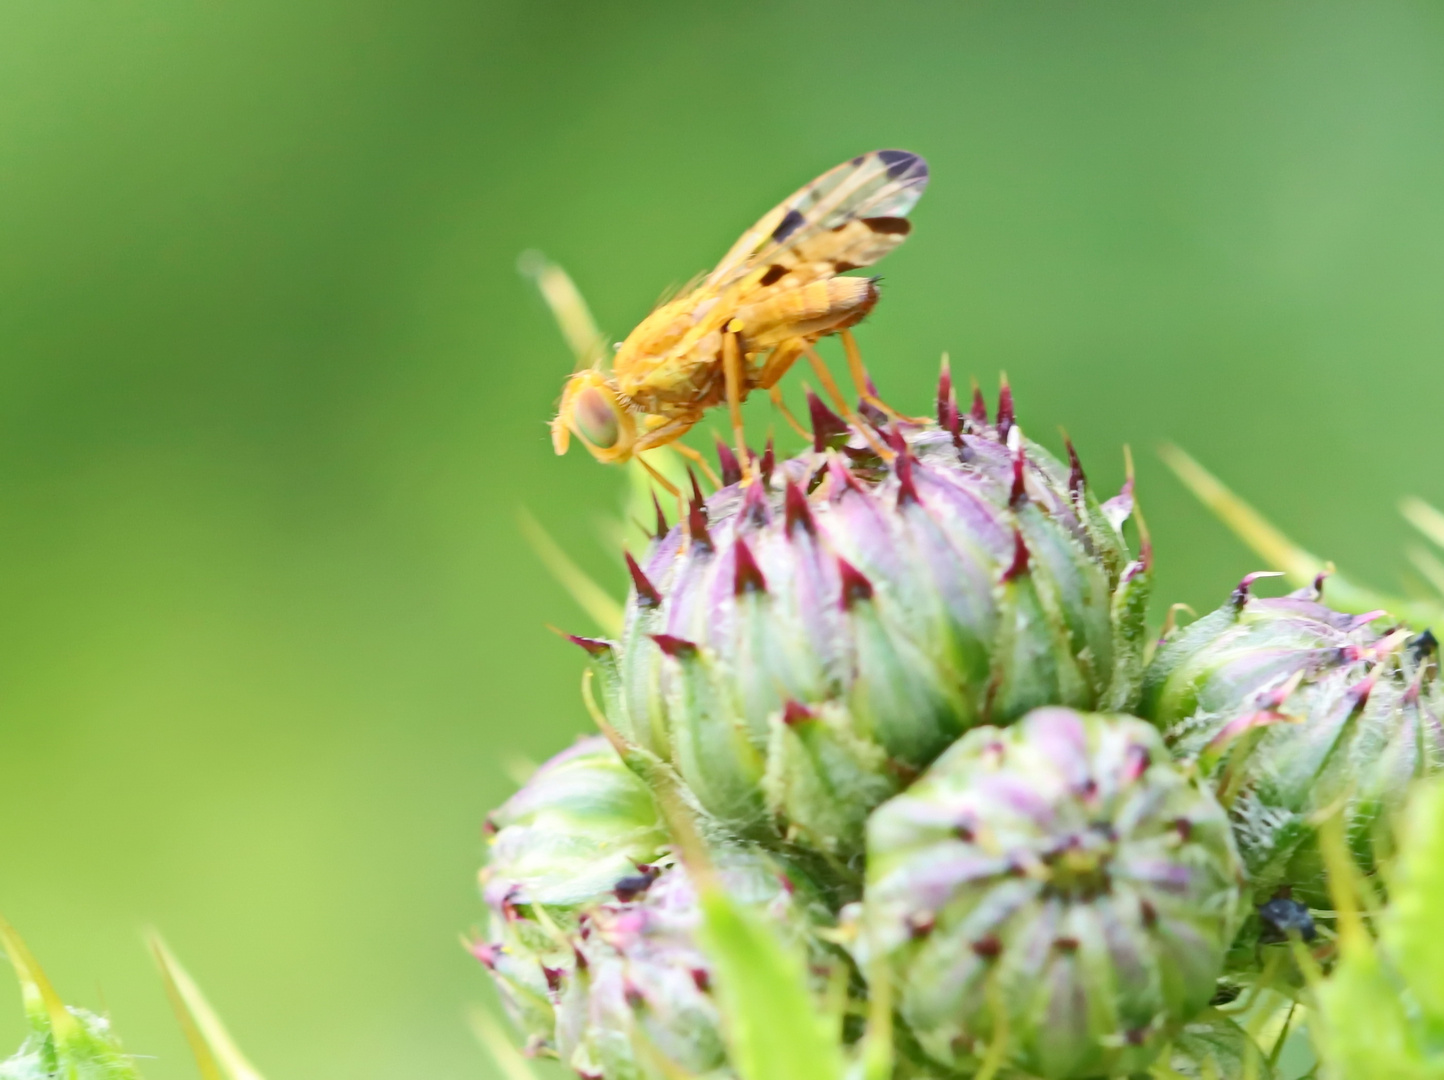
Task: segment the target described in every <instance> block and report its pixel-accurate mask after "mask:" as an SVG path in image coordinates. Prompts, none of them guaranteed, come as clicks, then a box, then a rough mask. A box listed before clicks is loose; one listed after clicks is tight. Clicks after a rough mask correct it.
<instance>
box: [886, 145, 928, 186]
mask: <svg viewBox="0 0 1444 1080" xmlns="http://www.w3.org/2000/svg"><path fill="white" fill-rule="evenodd" d="M877 159H878V160H879V161H881V162H882V163H883V164H884V165H886V166H887V174H888V176H890V177H892V178H893V179H894V180H900V179H902V178H903V177H904V176H907V177H913V176H919V177H921V176H927V174H928V163H927V162H926V161H924V160H923V159H922V158H920V157H918V155H917V154H914V153H912V152H911V151H908V150H879V151H878V152H877Z"/></svg>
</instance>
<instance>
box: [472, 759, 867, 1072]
mask: <svg viewBox="0 0 1444 1080" xmlns="http://www.w3.org/2000/svg"><path fill="white" fill-rule="evenodd" d="M488 831H489V832H490V833H491V838H490V845H491V850H490V858H489V860H488V863H487V866H486V867H485V868H484V869H483V870H482V872H481V882H482V894H483V897H484V898H485V900H486V903H487V907H488V908H489V909H490V919H489V922H488V926H487V929H486V933H485V935H484V936H483V937H482V938H481V939H479V940H477V941H475V942H473V943H472V945H471V950H472V953H473V954H474V955H475V956H476V957H477V959H479V960H480V961H481V962H482V963H483V964H485V965H486V967H487V969H488V970H489V971H490V972H491V974H492V977H493V978H494V980H495V981H496V984H497V987H498V989H499V990H500V992H501V996H502V999H503V1001H504V1002H505V1004H506V1007H507V1009H508V1011H509V1012H510V1014H511V1015H512V1017H513V1019H514V1020H515V1021H516V1023H517V1026H518V1027H519V1028H520V1029H521V1031H522V1032H523V1034H524V1036H525V1039H526V1048H527V1050H528V1052H529V1053H531V1054H534V1055H543V1056H548V1057H557V1058H560V1059H561V1061H562V1062H563V1063H564V1064H566V1065H567V1066H569V1067H570V1068H572V1069H573V1070H574V1071H576V1072H577V1073H579V1074H580V1075H582V1076H583V1077H591V1078H600V1077H605V1078H606V1080H639V1078H652V1077H655V1078H657V1080H667V1078H669V1077H675V1076H677V1075H678V1072H677V1070H678V1069H681V1070H682V1071H683V1072H685V1073H687V1074H689V1075H700V1074H702V1073H705V1072H712V1071H714V1070H716V1069H718V1068H721V1067H722V1066H723V1065H725V1063H726V1055H725V1048H724V1044H723V1041H722V1028H721V1020H720V1018H719V1016H718V1013H717V1007H716V1005H715V1004H714V1002H713V998H712V986H711V980H712V974H711V972H712V969H711V965H710V963H709V962H708V960H707V958H706V957H705V956H704V954H703V953H702V951H701V949H700V947H699V945H698V944H697V941H696V932H697V929H698V926H699V924H700V920H701V915H700V911H699V909H698V905H697V897H696V894H695V891H694V890H693V887H692V885H691V882H690V880H689V878H688V876H687V872H686V871H685V869H683V868H682V867H681V866H680V865H678V864H677V863H676V862H675V859H674V857H673V856H672V854H671V852H670V841H669V838H668V835H667V832H666V830H665V828H664V827H663V825H662V822H661V819H660V817H659V814H658V809H657V806H656V803H655V802H654V800H653V798H652V795H651V793H650V792H649V791H648V790H647V788H646V787H645V786H644V784H643V783H642V781H641V780H640V779H638V777H637V776H636V775H635V774H634V773H633V772H632V771H630V770H629V769H628V768H627V767H626V766H625V765H624V764H623V763H622V761H621V759H620V758H619V757H618V756H617V754H616V752H615V751H614V750H613V749H612V747H611V746H610V745H609V744H608V743H607V742H606V740H604V739H602V738H590V739H584V740H582V741H580V742H578V743H577V744H576V745H575V746H573V747H571V748H570V749H568V750H566V751H564V752H562V753H561V754H558V755H557V756H556V757H554V758H552V759H551V760H550V761H548V762H547V763H546V764H544V765H543V766H542V767H541V768H540V769H538V770H537V771H536V773H535V774H534V775H533V776H532V777H531V779H530V780H528V781H527V782H526V784H524V785H523V786H522V788H521V790H520V791H518V792H517V793H516V794H515V795H513V796H512V797H511V798H510V799H509V800H507V802H506V803H505V804H503V805H502V806H501V807H500V808H499V809H498V810H496V811H494V812H493V813H492V814H491V815H490V817H489V818H488ZM710 854H711V858H712V859H713V861H714V863H715V866H716V870H717V874H718V877H719V880H720V881H721V883H722V885H723V886H724V887H725V888H726V889H727V890H728V891H729V892H730V893H731V894H732V895H733V897H734V898H735V899H737V900H739V901H741V902H742V903H745V904H750V905H753V906H755V907H756V908H758V909H760V910H761V911H762V912H763V913H764V914H766V915H767V916H768V918H769V921H770V922H772V923H773V925H774V926H775V927H776V928H777V929H778V930H779V932H780V933H781V934H782V935H783V936H784V937H785V938H786V939H787V940H788V941H789V942H791V943H792V944H794V945H796V946H798V947H800V948H804V949H806V950H807V951H808V952H809V956H810V958H811V960H812V961H813V964H814V967H815V969H816V970H817V971H818V972H819V973H825V972H829V971H830V970H831V969H832V968H833V967H835V966H836V965H837V964H838V963H840V962H842V963H845V961H840V960H839V958H838V957H837V956H836V955H835V951H832V950H831V947H829V946H826V945H825V944H823V942H822V939H821V937H820V936H818V934H817V931H818V930H820V929H822V928H824V927H826V926H827V925H829V924H830V923H831V915H830V912H829V911H828V910H827V908H826V907H825V905H824V904H823V903H822V902H821V900H820V899H819V895H820V894H819V892H818V890H816V889H815V888H814V887H813V885H812V883H811V882H810V880H809V879H808V878H806V877H805V876H803V875H801V874H800V873H799V872H798V871H797V870H796V869H795V868H792V867H789V866H786V865H785V864H784V863H783V862H782V861H781V860H780V859H779V858H778V857H776V856H774V855H771V854H768V853H765V852H762V851H760V850H752V849H748V848H745V847H740V846H735V845H732V846H721V845H719V846H715V847H714V848H713V850H712V851H711V853H710ZM822 977H823V975H822V974H819V978H822Z"/></svg>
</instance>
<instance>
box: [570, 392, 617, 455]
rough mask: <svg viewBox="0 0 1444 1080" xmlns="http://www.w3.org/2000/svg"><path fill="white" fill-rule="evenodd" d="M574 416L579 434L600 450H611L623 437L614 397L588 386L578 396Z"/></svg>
mask: <svg viewBox="0 0 1444 1080" xmlns="http://www.w3.org/2000/svg"><path fill="white" fill-rule="evenodd" d="M575 409H576V411H575V412H574V413H573V414H572V416H573V422H574V423H575V424H576V431H577V434H578V435H580V436H581V437H582V438H583V439H586V440H587V442H589V443H591V444H592V445H593V446H595V447H596V448H597V449H599V450H610V449H611V448H612V447H614V446H616V445H617V440H618V439H619V438H620V437H621V419H620V417H619V415H618V413H619V410H618V408H617V403H616V402H615V401H614V400H613V398H612V395H611V394H609V393H607V392H606V391H605V390H602V389H601V388H600V387H596V386H588V387H587V388H586V389H584V390H582V391H581V392H580V393H578V394H577V398H576V402H575Z"/></svg>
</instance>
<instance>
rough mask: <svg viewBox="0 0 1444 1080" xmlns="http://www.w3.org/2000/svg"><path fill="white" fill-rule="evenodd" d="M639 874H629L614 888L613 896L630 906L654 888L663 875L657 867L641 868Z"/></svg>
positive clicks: (638, 868) (638, 869)
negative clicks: (653, 884)
mask: <svg viewBox="0 0 1444 1080" xmlns="http://www.w3.org/2000/svg"><path fill="white" fill-rule="evenodd" d="M637 871H638V872H637V873H635V874H628V875H627V876H626V877H624V878H622V879H621V880H620V881H618V882H617V883H616V884H615V885H613V886H612V895H613V896H615V897H616V898H617V899H618V900H619V901H620V902H621V903H623V904H629V903H631V902H632V901H633V900H635V899H636V898H637V897H639V896H641V895H642V894H643V893H645V892H646V891H647V890H648V889H650V888H651V887H652V882H654V881H656V880H657V875H659V874H660V873H661V871H660V870H658V869H657V868H656V867H655V866H639V867H637Z"/></svg>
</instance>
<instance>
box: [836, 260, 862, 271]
mask: <svg viewBox="0 0 1444 1080" xmlns="http://www.w3.org/2000/svg"><path fill="white" fill-rule="evenodd" d="M857 266H858V264H857V263H850V262H848V261H847V260H846V259H838V260H837V262H835V263H833V264H832V268H833V269H834V270H836V271H837V272H838V273H839V274H845V273H847V272H848V271H849V270H856V269H857Z"/></svg>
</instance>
